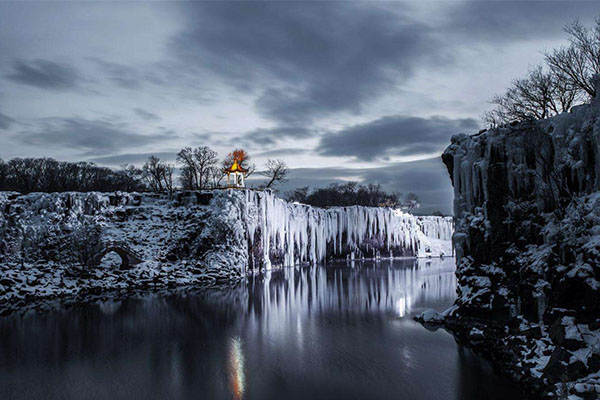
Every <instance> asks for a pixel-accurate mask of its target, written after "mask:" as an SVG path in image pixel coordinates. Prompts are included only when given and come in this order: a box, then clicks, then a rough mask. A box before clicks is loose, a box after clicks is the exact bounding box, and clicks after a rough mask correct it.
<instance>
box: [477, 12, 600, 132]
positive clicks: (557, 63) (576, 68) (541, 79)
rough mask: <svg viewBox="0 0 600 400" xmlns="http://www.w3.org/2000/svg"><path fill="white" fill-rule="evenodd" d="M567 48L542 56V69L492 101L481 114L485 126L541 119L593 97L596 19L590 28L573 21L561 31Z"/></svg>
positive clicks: (597, 65) (599, 38) (599, 33)
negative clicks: (487, 110)
mask: <svg viewBox="0 0 600 400" xmlns="http://www.w3.org/2000/svg"><path fill="white" fill-rule="evenodd" d="M564 31H565V33H566V34H567V38H568V41H569V44H568V45H566V46H563V47H560V48H558V49H554V50H551V51H547V52H545V53H544V59H545V65H538V66H535V67H533V68H531V69H530V70H529V72H528V73H527V75H526V76H525V77H523V78H520V79H516V80H514V81H513V82H512V83H511V85H510V87H509V88H508V89H507V90H506V93H504V94H502V95H496V96H494V97H493V99H492V101H491V103H492V104H494V105H495V108H494V109H492V110H491V111H489V112H487V113H485V114H484V120H485V122H486V123H487V124H488V125H489V126H492V127H494V126H500V125H504V124H507V123H510V122H512V121H523V120H527V119H544V118H548V117H551V116H553V115H556V114H559V113H561V112H565V111H569V110H570V109H571V107H573V106H574V105H576V104H578V103H580V102H582V101H588V100H589V99H590V98H593V97H595V96H596V88H595V85H594V82H593V77H594V75H595V74H598V73H600V18H596V21H595V24H594V25H593V26H592V27H586V26H584V25H582V24H581V23H580V22H579V21H575V22H573V23H572V24H570V25H567V26H566V27H565V28H564Z"/></svg>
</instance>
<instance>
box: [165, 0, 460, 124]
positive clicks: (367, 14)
mask: <svg viewBox="0 0 600 400" xmlns="http://www.w3.org/2000/svg"><path fill="white" fill-rule="evenodd" d="M406 7H409V6H408V5H406ZM190 8H191V9H190ZM400 11H402V10H401V9H400V8H399V10H398V12H390V11H389V10H386V9H382V8H380V7H375V6H373V7H365V6H361V5H357V4H348V3H337V2H336V3H328V2H324V3H314V2H313V3H311V4H310V6H306V4H298V3H287V2H283V3H268V2H260V3H240V2H236V3H214V2H211V3H194V4H193V5H192V6H190V5H189V3H188V4H186V10H185V13H186V17H187V27H186V28H185V30H184V31H183V32H182V33H181V34H180V35H178V36H177V37H176V38H175V40H174V42H173V46H172V49H173V50H174V52H175V55H176V57H177V58H178V59H179V60H180V61H181V62H182V65H183V67H182V68H189V69H190V70H191V71H194V70H196V71H198V70H205V71H206V70H208V71H210V72H211V73H212V74H216V75H218V76H220V77H222V78H224V79H225V80H226V81H227V82H229V83H230V84H231V85H233V86H235V87H237V88H238V89H242V90H246V91H252V92H254V93H257V94H258V95H259V97H258V99H257V101H256V106H257V107H258V110H259V111H261V112H262V113H263V114H264V115H266V116H268V117H270V118H272V119H274V120H276V121H280V122H282V123H283V124H284V125H290V124H291V125H295V124H298V123H299V122H303V123H306V122H308V121H309V120H310V119H312V118H313V117H315V116H325V115H328V114H329V113H331V112H338V111H352V112H359V111H360V110H361V107H362V106H363V105H364V104H365V102H367V101H369V100H372V99H373V98H375V97H376V96H378V95H379V94H381V92H382V91H385V90H389V89H391V88H392V86H393V85H394V84H395V83H396V82H398V81H402V80H404V79H407V78H408V77H410V76H411V75H412V73H413V71H414V69H415V67H416V66H417V65H419V63H422V62H425V61H435V62H436V63H444V62H449V61H450V58H449V56H448V54H449V53H448V52H445V51H444V50H443V47H442V46H441V44H440V43H438V42H437V41H436V40H435V39H434V38H433V36H432V35H431V33H432V29H431V28H430V27H428V26H427V25H425V24H423V23H419V22H415V21H413V20H411V19H410V18H409V17H407V16H404V15H403V14H402V13H401V12H400Z"/></svg>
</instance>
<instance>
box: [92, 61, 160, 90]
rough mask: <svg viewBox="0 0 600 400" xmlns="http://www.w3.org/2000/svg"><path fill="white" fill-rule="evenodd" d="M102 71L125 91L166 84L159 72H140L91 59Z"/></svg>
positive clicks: (119, 64)
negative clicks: (147, 85) (145, 85)
mask: <svg viewBox="0 0 600 400" xmlns="http://www.w3.org/2000/svg"><path fill="white" fill-rule="evenodd" d="M91 61H93V62H94V63H95V64H96V65H97V66H98V67H99V69H100V71H101V72H102V73H103V74H104V75H106V76H107V77H108V79H110V80H111V81H112V82H113V83H115V84H116V85H117V86H119V87H121V88H124V89H140V88H141V87H142V86H143V85H144V84H146V83H153V84H164V83H165V82H164V81H163V80H162V79H161V78H160V76H159V75H160V74H159V73H158V70H157V69H155V70H140V69H139V68H135V67H132V66H130V65H126V64H121V63H115V62H108V61H105V60H101V59H99V58H91Z"/></svg>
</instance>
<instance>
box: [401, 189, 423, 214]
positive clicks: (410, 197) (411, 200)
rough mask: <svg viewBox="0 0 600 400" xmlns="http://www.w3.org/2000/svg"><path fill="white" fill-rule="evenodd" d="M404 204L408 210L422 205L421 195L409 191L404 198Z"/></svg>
mask: <svg viewBox="0 0 600 400" xmlns="http://www.w3.org/2000/svg"><path fill="white" fill-rule="evenodd" d="M404 206H405V207H406V210H407V211H408V212H411V211H412V210H413V209H415V208H418V207H419V206H420V203H419V196H417V195H416V194H415V193H408V194H407V195H406V197H405V198H404Z"/></svg>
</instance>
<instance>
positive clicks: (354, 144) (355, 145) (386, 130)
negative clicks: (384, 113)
mask: <svg viewBox="0 0 600 400" xmlns="http://www.w3.org/2000/svg"><path fill="white" fill-rule="evenodd" d="M478 127H479V123H478V121H476V120H474V119H472V118H463V119H450V118H444V117H430V118H418V117H408V116H401V115H397V116H388V117H383V118H380V119H377V120H375V121H371V122H369V123H366V124H361V125H354V126H351V127H349V128H345V129H342V130H340V131H337V132H335V133H330V134H327V135H325V136H323V137H322V138H321V142H320V144H319V145H318V146H317V151H318V152H319V153H320V154H321V155H325V156H353V157H356V158H358V159H361V160H366V161H372V160H374V159H376V158H382V157H389V156H411V155H419V154H430V153H434V152H441V151H442V150H443V149H444V147H445V145H446V144H448V142H449V140H450V137H451V136H452V135H454V134H457V133H461V132H466V133H469V132H471V133H474V131H476V130H477V129H478Z"/></svg>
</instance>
